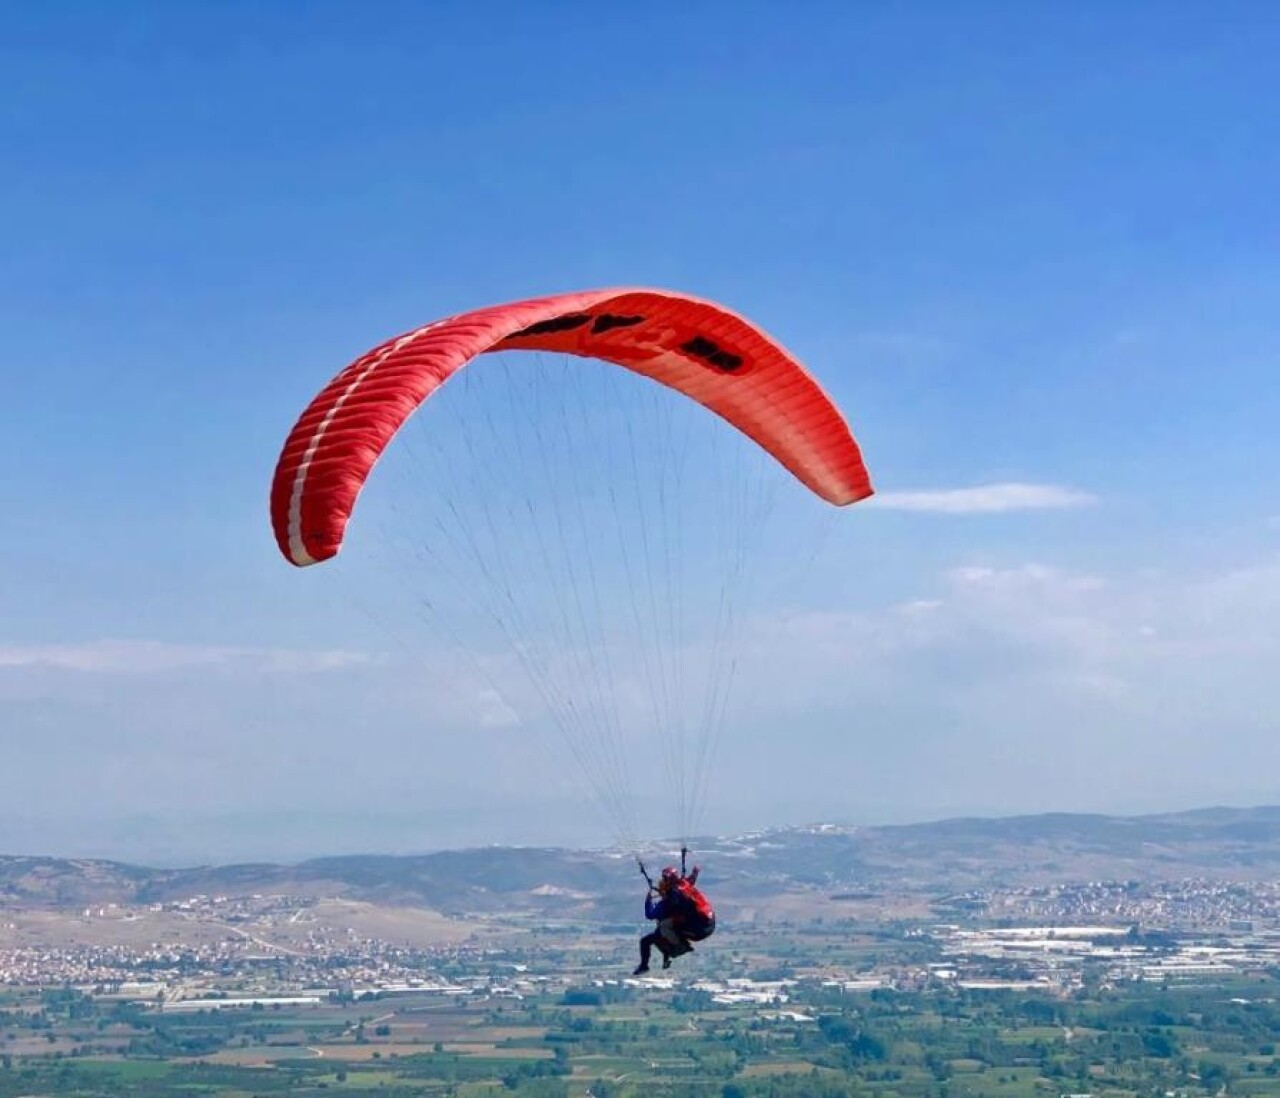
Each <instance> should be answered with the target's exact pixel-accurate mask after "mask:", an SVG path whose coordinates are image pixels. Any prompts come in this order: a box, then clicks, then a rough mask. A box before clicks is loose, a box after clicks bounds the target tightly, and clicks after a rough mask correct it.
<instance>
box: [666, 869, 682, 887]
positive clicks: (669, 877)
mask: <svg viewBox="0 0 1280 1098" xmlns="http://www.w3.org/2000/svg"><path fill="white" fill-rule="evenodd" d="M679 883H680V873H679V871H678V870H677V869H676V867H675V866H673V865H669V866H667V868H666V869H664V870H663V871H662V884H664V885H665V886H666V887H667V888H672V887H674V886H675V885H678V884H679Z"/></svg>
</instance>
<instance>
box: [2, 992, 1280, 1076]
mask: <svg viewBox="0 0 1280 1098" xmlns="http://www.w3.org/2000/svg"><path fill="white" fill-rule="evenodd" d="M1278 990H1280V984H1278V983H1277V981H1275V980H1274V979H1271V978H1255V979H1250V980H1241V981H1238V982H1237V983H1235V984H1233V985H1231V986H1214V987H1195V986H1183V987H1177V986H1174V987H1162V986H1157V985H1151V984H1134V985H1133V986H1129V987H1124V988H1118V989H1114V990H1109V991H1105V992H1093V993H1089V994H1088V995H1086V994H1084V993H1079V994H1077V995H1075V996H1072V997H1047V996H1040V997H1037V996H1028V995H1024V994H1021V993H1017V992H1009V991H996V992H992V991H968V992H965V991H960V990H955V989H933V990H929V991H921V992H896V991H888V990H882V991H875V992H872V993H869V994H855V993H842V992H840V991H838V990H836V989H833V988H831V987H829V986H823V984H822V983H821V981H818V980H803V979H802V980H800V981H799V982H798V983H796V984H795V985H793V986H791V987H790V989H789V1001H788V1003H787V1004H786V1007H787V1011H786V1012H781V1011H779V1010H778V1009H777V1007H776V1006H774V1007H764V1006H760V1005H753V1004H730V1005H725V1004H718V1003H714V1002H712V1001H711V997H710V996H709V995H707V994H704V993H700V992H697V991H691V990H689V989H688V988H675V989H666V990H663V989H658V988H652V987H635V986H623V985H618V984H610V985H602V986H593V985H590V984H586V983H584V984H583V986H581V987H577V988H571V989H570V990H569V991H567V992H563V991H562V992H558V993H555V994H548V995H546V996H543V997H536V996H535V997H530V998H527V999H525V1000H522V1001H512V1000H502V1001H501V1002H495V1001H494V1000H491V999H489V998H488V997H486V996H474V997H467V998H463V999H461V1000H459V999H450V1000H444V999H441V998H440V997H432V996H428V995H423V996H416V997H415V996H396V997H394V998H388V999H384V1000H378V999H374V1000H367V1001H361V1002H354V1003H353V1002H333V1003H327V1004H323V1005H319V1006H306V1007H292V1008H265V1009H264V1008H242V1007H241V1008H232V1009H227V1010H221V1011H203V1012H197V1013H191V1014H164V1013H159V1012H156V1011H155V1010H153V1009H151V1008H149V1007H147V1008H144V1007H142V1006H140V1005H135V1004H124V1003H115V1002H106V1001H95V1000H94V999H92V998H90V997H88V996H85V995H83V994H80V993H78V992H75V991H71V990H69V989H63V990H58V991H45V992H43V993H39V992H34V991H30V992H25V993H21V994H18V993H10V994H9V995H8V996H7V998H6V999H5V1000H3V1002H0V1048H2V1049H4V1051H3V1053H2V1054H0V1055H2V1056H3V1060H2V1061H0V1064H2V1066H0V1098H19V1096H24V1095H42V1096H72V1095H74V1096H79V1098H115V1096H121V1098H127V1096H138V1098H143V1096H146V1098H177V1096H187V1098H191V1096H195V1095H218V1096H225V1098H251V1096H266V1095H276V1094H281V1095H283V1094H291V1095H304V1096H316V1098H319V1096H321V1095H324V1096H325V1098H329V1096H337V1095H342V1094H353V1095H354V1094H360V1095H363V1096H365V1098H372V1096H375V1095H386V1096H409V1095H440V1096H453V1098H478V1096H481V1095H517V1096H523V1098H588V1096H590V1098H630V1096H637V1098H638V1096H640V1095H645V1096H646V1098H661V1096H670V1098H676V1096H698V1098H703V1096H705V1098H842V1096H848V1095H860V1096H869V1098H870V1096H875V1098H926V1096H930V1098H961V1096H991V1098H1043V1096H1053V1098H1057V1096H1059V1095H1064V1094H1090V1095H1093V1096H1094V1098H1149V1096H1150V1098H1155V1096H1160V1098H1164V1096H1166V1095H1168V1094H1174V1095H1177V1096H1186V1098H1199V1096H1202V1095H1205V1096H1207V1095H1217V1094H1224V1093H1225V1094H1230V1095H1240V1096H1251V1095H1258V1096H1261V1095H1280V1059H1277V1056H1276V1038H1277V1034H1280V1008H1278V1007H1277V1005H1276V1001H1275V1000H1276V997H1277V994H1276V993H1277V991H1278ZM1224 1088H1225V1089H1224Z"/></svg>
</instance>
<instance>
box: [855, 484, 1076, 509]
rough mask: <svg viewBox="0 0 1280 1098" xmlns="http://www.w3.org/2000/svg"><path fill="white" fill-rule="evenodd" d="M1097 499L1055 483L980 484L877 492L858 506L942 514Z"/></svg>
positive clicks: (1055, 505) (1065, 504) (1057, 506)
mask: <svg viewBox="0 0 1280 1098" xmlns="http://www.w3.org/2000/svg"><path fill="white" fill-rule="evenodd" d="M1097 502H1098V497H1097V496H1095V495H1094V494H1093V493H1091V492H1084V491H1081V490H1080V489H1078V488H1066V487H1062V486H1060V485H1056V484H1020V483H1016V482H1010V483H1004V484H984V485H979V486H977V487H974V488H939V489H933V490H928V491H909V492H881V493H879V494H878V495H875V496H872V497H871V498H870V499H869V500H867V501H866V502H865V503H864V504H862V506H864V507H866V506H871V507H878V508H880V509H882V510H888V511H927V512H932V513H934V514H944V515H983V514H997V513H1000V512H1004V511H1045V510H1061V509H1064V508H1070V507H1088V506H1090V505H1092V504H1094V503H1097Z"/></svg>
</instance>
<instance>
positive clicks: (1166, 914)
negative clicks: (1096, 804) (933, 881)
mask: <svg viewBox="0 0 1280 1098" xmlns="http://www.w3.org/2000/svg"><path fill="white" fill-rule="evenodd" d="M955 902H956V906H957V907H962V908H964V909H965V910H966V911H968V912H970V913H973V914H981V915H982V916H983V917H985V918H994V919H1000V918H1008V919H1016V920H1019V921H1024V922H1041V923H1049V922H1054V923H1065V924H1071V923H1103V922H1113V923H1118V922H1123V923H1126V924H1139V925H1150V926H1159V927H1166V928H1175V929H1180V930H1230V929H1250V928H1252V927H1253V926H1275V925H1278V924H1280V882H1276V881H1247V882H1225V881H1217V880H1204V879H1199V878H1189V879H1186V880H1179V881H1091V882H1088V883H1084V884H1064V885H1048V886H1043V887H1039V888H1009V889H1000V890H991V891H981V892H969V893H965V894H964V895H963V896H961V897H956V898H955Z"/></svg>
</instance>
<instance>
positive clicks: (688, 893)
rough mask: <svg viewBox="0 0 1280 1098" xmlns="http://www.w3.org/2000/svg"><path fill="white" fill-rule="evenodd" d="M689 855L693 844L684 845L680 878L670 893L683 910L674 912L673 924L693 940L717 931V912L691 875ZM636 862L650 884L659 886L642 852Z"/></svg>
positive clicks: (646, 881) (651, 886) (681, 933)
mask: <svg viewBox="0 0 1280 1098" xmlns="http://www.w3.org/2000/svg"><path fill="white" fill-rule="evenodd" d="M688 858H689V848H688V847H687V846H682V847H681V848H680V880H679V882H678V883H677V884H676V885H675V888H674V889H673V890H672V895H671V897H670V898H671V900H673V901H675V902H676V903H678V904H679V906H680V912H679V913H678V914H677V915H675V916H673V926H674V928H675V930H676V931H677V932H678V933H679V934H680V936H681V937H682V938H686V939H687V940H688V941H691V942H701V941H702V940H703V939H704V938H710V937H711V935H712V934H714V933H715V929H716V913H715V909H714V908H713V907H712V906H711V901H710V900H708V899H707V898H706V896H704V895H703V894H702V891H701V890H700V889H699V888H698V887H697V885H695V884H694V883H693V881H691V880H690V879H689V873H688ZM636 864H637V865H639V866H640V874H641V876H643V877H644V879H645V883H646V884H648V886H649V888H650V889H653V890H657V886H656V885H655V884H654V883H653V878H652V877H650V876H649V871H648V870H647V869H645V865H644V862H643V861H641V859H640V858H639V857H638V856H637V858H636ZM695 874H696V871H695Z"/></svg>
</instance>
